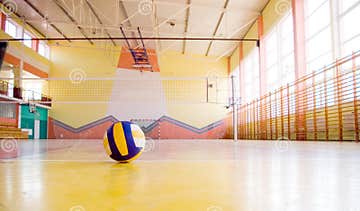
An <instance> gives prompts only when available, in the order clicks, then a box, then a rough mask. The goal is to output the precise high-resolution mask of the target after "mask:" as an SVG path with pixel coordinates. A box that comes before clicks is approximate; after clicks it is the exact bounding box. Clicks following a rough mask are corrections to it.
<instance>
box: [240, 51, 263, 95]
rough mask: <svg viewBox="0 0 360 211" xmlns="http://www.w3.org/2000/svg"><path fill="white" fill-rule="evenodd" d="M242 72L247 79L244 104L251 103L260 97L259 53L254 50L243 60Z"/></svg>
mask: <svg viewBox="0 0 360 211" xmlns="http://www.w3.org/2000/svg"><path fill="white" fill-rule="evenodd" d="M242 71H244V77H245V93H246V94H245V96H241V97H242V98H244V101H243V102H250V101H251V100H254V99H256V98H258V97H259V96H260V77H259V76H260V75H259V52H258V49H257V48H254V49H253V50H252V51H251V52H250V53H249V54H248V55H247V56H246V57H245V58H244V60H243V62H242Z"/></svg>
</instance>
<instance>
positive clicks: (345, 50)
mask: <svg viewBox="0 0 360 211" xmlns="http://www.w3.org/2000/svg"><path fill="white" fill-rule="evenodd" d="M339 7H340V9H339V13H340V14H339V23H340V27H339V28H340V40H341V41H340V42H341V53H342V56H347V55H349V54H351V53H352V52H353V51H358V50H360V30H359V27H358V25H359V23H358V22H359V20H360V1H359V0H346V1H339Z"/></svg>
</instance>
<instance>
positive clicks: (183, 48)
mask: <svg viewBox="0 0 360 211" xmlns="http://www.w3.org/2000/svg"><path fill="white" fill-rule="evenodd" d="M186 4H187V5H191V0H187V2H186ZM190 8H191V7H188V8H187V10H186V16H185V29H184V36H186V35H187V33H188V29H189V17H190ZM185 50H186V40H184V41H183V47H182V54H185Z"/></svg>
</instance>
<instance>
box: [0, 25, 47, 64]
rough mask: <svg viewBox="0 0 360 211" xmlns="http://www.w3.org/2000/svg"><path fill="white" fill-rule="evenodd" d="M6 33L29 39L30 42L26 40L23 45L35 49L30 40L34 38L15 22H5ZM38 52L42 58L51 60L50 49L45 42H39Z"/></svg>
mask: <svg viewBox="0 0 360 211" xmlns="http://www.w3.org/2000/svg"><path fill="white" fill-rule="evenodd" d="M5 32H6V33H7V34H9V35H10V36H12V37H14V38H21V37H23V38H24V39H28V40H24V41H23V44H24V45H25V46H27V47H29V48H32V47H33V43H32V41H31V40H30V39H31V38H32V37H33V36H32V35H31V34H30V32H28V31H27V30H25V29H24V28H23V27H22V26H20V25H17V24H16V23H15V22H14V21H12V20H8V19H7V20H6V21H5ZM34 50H35V49H34ZM37 52H38V53H39V54H40V55H41V56H44V57H46V58H47V59H50V47H49V46H48V45H47V44H46V43H45V42H43V41H41V42H39V46H38V49H37Z"/></svg>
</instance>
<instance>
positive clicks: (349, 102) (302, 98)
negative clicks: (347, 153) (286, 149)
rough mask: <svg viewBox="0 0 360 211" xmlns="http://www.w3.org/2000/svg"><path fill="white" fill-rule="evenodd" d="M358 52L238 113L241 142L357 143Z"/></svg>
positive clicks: (256, 100)
mask: <svg viewBox="0 0 360 211" xmlns="http://www.w3.org/2000/svg"><path fill="white" fill-rule="evenodd" d="M356 63H359V64H360V51H358V52H356V53H353V54H352V55H351V56H347V57H344V58H342V59H338V60H337V61H336V62H334V63H332V64H330V65H328V66H325V67H324V68H322V69H320V70H318V71H314V72H313V73H312V74H309V75H306V76H304V77H302V78H300V79H298V80H297V81H295V82H293V83H289V84H287V85H286V86H282V87H280V88H279V89H276V90H275V91H273V92H270V93H268V94H266V95H264V96H262V97H260V98H258V99H255V100H253V101H251V102H249V103H246V104H244V105H241V106H240V108H239V109H238V133H239V138H241V139H263V140H266V139H268V140H276V139H293V140H340V141H342V140H349V141H359V121H360V119H359V117H360V115H359V110H360V108H359V105H360V103H359V99H360V96H359V93H360V85H359V84H360V71H359V70H360V66H359V65H357V64H356Z"/></svg>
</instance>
